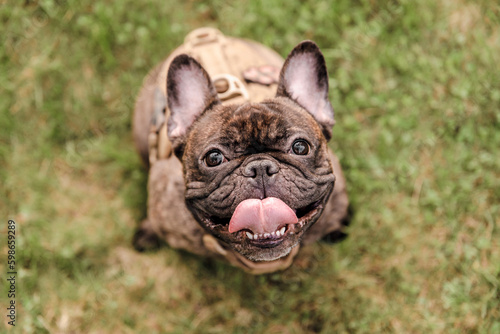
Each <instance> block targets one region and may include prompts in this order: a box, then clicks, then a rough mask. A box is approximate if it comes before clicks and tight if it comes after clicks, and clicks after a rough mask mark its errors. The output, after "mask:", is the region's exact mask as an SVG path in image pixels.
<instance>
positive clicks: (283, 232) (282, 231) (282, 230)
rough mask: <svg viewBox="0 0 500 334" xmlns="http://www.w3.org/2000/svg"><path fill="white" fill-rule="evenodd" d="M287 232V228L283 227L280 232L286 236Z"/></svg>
mask: <svg viewBox="0 0 500 334" xmlns="http://www.w3.org/2000/svg"><path fill="white" fill-rule="evenodd" d="M285 231H286V227H285V226H283V227H282V228H281V230H280V231H279V232H280V233H281V235H285Z"/></svg>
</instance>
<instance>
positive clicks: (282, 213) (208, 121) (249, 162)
mask: <svg viewBox="0 0 500 334" xmlns="http://www.w3.org/2000/svg"><path fill="white" fill-rule="evenodd" d="M235 40H236V39H235ZM239 41H241V40H239ZM248 43H253V42H248ZM181 51H182V50H181ZM178 53H180V52H177V54H175V55H173V56H171V57H170V58H169V59H168V60H167V61H166V62H164V63H163V64H161V65H160V66H158V67H157V68H156V69H154V70H153V71H152V72H151V73H150V75H149V76H148V77H147V78H146V81H145V84H144V87H143V89H142V90H141V93H140V94H139V97H138V99H137V103H136V108H135V113H134V121H133V131H134V139H135V143H136V146H137V147H138V150H139V153H140V154H141V156H142V158H143V160H144V161H145V163H146V165H148V167H149V180H148V196H149V198H148V217H147V218H146V219H145V220H144V221H143V222H142V223H141V224H140V226H139V228H138V230H137V231H136V234H135V236H134V245H135V247H136V248H137V249H139V250H142V249H147V248H151V247H153V246H156V245H158V243H159V242H160V241H166V242H167V243H168V244H169V245H170V246H172V247H174V248H181V249H185V250H188V251H190V252H193V253H196V254H199V255H203V256H208V257H216V258H224V259H226V260H228V261H229V262H230V263H231V264H233V265H236V266H239V267H241V268H243V269H244V270H246V271H248V272H251V273H254V274H260V273H265V272H272V271H276V270H282V269H285V268H286V267H288V266H289V265H290V264H291V263H292V261H293V258H294V256H295V255H296V254H297V251H298V249H299V247H300V246H301V245H306V244H310V243H312V242H314V241H316V240H318V239H320V238H322V237H324V236H326V235H328V234H331V233H337V232H339V231H340V230H341V229H342V226H343V221H344V220H345V219H346V217H347V208H348V197H347V193H346V187H345V180H344V177H343V175H342V171H341V168H340V164H339V162H338V160H337V158H336V157H335V155H334V154H333V153H332V151H331V150H330V149H329V148H328V145H327V142H328V141H329V140H330V138H331V135H332V127H333V125H334V123H335V121H334V112H333V108H332V105H331V103H330V101H329V98H328V74H327V69H326V65H325V60H324V57H323V55H322V53H321V51H320V49H319V48H318V46H317V45H316V44H315V43H314V42H312V41H304V42H302V43H300V44H298V45H297V46H296V47H295V48H294V49H293V50H292V51H291V53H290V54H289V55H288V57H287V58H286V60H285V62H284V64H283V65H282V67H281V70H280V71H278V72H277V73H279V77H278V78H277V79H276V81H277V84H276V85H274V86H275V87H274V89H273V91H272V93H271V94H272V95H274V96H272V95H271V96H270V97H269V98H266V99H264V100H262V101H252V98H251V97H250V99H249V101H243V102H241V101H238V103H235V102H234V101H231V100H228V101H221V99H220V94H218V90H217V89H216V88H215V85H214V82H213V81H212V80H211V76H210V75H209V73H208V72H209V71H210V68H209V66H208V65H206V64H203V65H205V66H207V69H205V68H204V66H203V65H202V64H200V62H199V61H197V60H196V59H195V58H194V57H193V56H190V55H188V54H178ZM273 57H274V59H273V61H275V62H276V63H278V64H279V63H280V61H281V59H280V57H279V56H276V57H275V56H273ZM236 59H238V58H236ZM276 59H278V60H276ZM235 62H237V60H236V61H235ZM256 65H259V64H256ZM234 74H235V75H239V76H240V77H241V73H234ZM242 82H243V80H242ZM244 85H258V83H249V82H248V80H247V81H245V84H244ZM162 86H163V87H162ZM260 86H262V85H260ZM264 86H266V85H264ZM267 88H269V86H266V89H267ZM269 89H270V88H269ZM158 92H163V93H160V94H159V93H158ZM155 94H156V95H155ZM158 94H159V96H158ZM158 98H159V99H160V100H163V101H164V104H165V108H164V110H163V111H162V112H163V113H164V116H163V117H164V124H165V130H166V138H165V139H164V142H165V143H166V144H165V143H164V144H163V147H165V146H168V149H167V150H169V152H168V153H167V154H164V155H163V158H159V159H153V161H154V162H152V163H151V162H150V161H151V159H150V161H148V157H149V156H150V155H151V145H150V144H151V143H148V140H149V141H151V137H148V134H150V133H151V132H150V129H151V126H152V125H151V124H152V123H153V126H155V125H156V126H158V124H155V122H156V123H158V121H157V120H153V121H151V119H152V118H153V114H154V113H155V110H154V109H155V108H157V106H156V107H155V103H156V102H155V99H157V100H158ZM151 122H152V123H151ZM154 138H159V137H154ZM164 150H165V149H164ZM170 153H173V154H170Z"/></svg>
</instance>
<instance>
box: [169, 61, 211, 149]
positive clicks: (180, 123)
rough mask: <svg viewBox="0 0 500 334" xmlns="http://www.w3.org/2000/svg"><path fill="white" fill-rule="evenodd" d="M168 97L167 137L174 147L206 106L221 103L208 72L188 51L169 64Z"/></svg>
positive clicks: (209, 106)
mask: <svg viewBox="0 0 500 334" xmlns="http://www.w3.org/2000/svg"><path fill="white" fill-rule="evenodd" d="M167 101H168V102H167V103H168V109H169V110H170V115H169V118H168V122H167V129H168V137H169V139H170V140H171V141H172V143H173V145H174V147H176V146H179V141H181V142H182V141H183V140H182V139H183V138H184V137H185V135H186V134H187V132H188V129H189V127H190V126H191V125H192V124H193V123H194V122H195V121H196V119H197V118H198V117H199V116H200V115H201V114H202V113H203V112H204V111H205V110H207V109H208V108H211V107H212V106H214V105H216V104H219V103H220V100H219V98H218V96H217V92H216V91H215V88H214V86H213V85H212V82H211V80H210V77H209V75H208V73H207V72H206V71H205V70H204V69H203V67H201V65H200V64H199V63H198V62H197V61H196V60H194V59H193V58H191V57H190V56H188V55H186V54H182V55H179V56H177V57H175V58H174V60H173V61H172V63H171V64H170V67H169V69H168V74H167Z"/></svg>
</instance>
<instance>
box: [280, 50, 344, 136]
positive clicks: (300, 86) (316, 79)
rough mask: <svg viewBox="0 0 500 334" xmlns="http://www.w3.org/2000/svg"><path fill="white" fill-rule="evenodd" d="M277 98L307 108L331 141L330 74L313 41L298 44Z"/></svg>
mask: <svg viewBox="0 0 500 334" xmlns="http://www.w3.org/2000/svg"><path fill="white" fill-rule="evenodd" d="M276 96H284V97H288V98H290V99H292V100H294V101H295V102H297V103H298V104H300V105H301V106H302V107H303V108H304V109H306V110H307V111H308V112H309V113H310V114H311V115H313V117H314V118H315V119H316V121H317V122H318V123H319V124H320V125H321V127H322V130H323V134H324V135H325V137H326V139H327V140H329V139H330V138H331V136H332V127H333V125H334V124H335V120H334V118H333V107H332V105H331V103H330V100H329V99H328V73H327V70H326V65H325V58H324V57H323V55H322V54H321V51H320V50H319V48H318V46H317V45H316V44H315V43H314V42H312V41H304V42H302V43H300V44H299V45H297V46H296V47H295V48H294V49H293V50H292V52H290V54H289V55H288V58H287V59H286V61H285V64H284V65H283V68H282V69H281V73H280V81H279V84H278V90H277V92H276Z"/></svg>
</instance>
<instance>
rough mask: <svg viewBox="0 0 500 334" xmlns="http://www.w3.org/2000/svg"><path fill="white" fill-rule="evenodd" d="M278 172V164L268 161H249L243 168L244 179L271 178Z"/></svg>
mask: <svg viewBox="0 0 500 334" xmlns="http://www.w3.org/2000/svg"><path fill="white" fill-rule="evenodd" d="M279 170H280V168H279V166H278V164H277V163H276V162H274V161H271V160H268V159H262V160H254V161H250V162H249V163H248V164H247V165H246V166H245V168H243V175H244V176H246V177H251V178H256V177H258V176H268V177H270V176H272V175H274V174H276V173H278V172H279Z"/></svg>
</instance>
